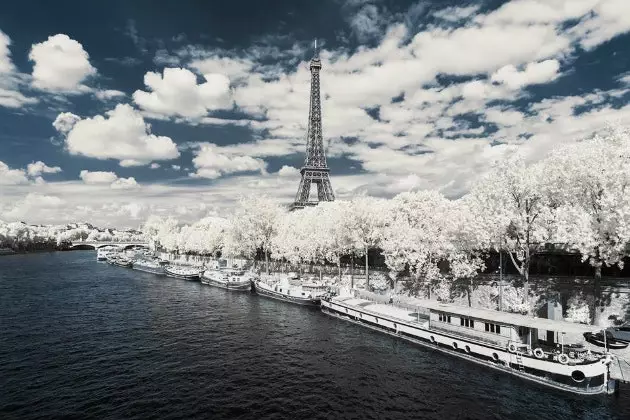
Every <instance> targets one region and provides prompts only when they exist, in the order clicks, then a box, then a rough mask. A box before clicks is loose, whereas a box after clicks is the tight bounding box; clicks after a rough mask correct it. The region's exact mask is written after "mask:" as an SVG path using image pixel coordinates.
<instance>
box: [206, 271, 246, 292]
mask: <svg viewBox="0 0 630 420" xmlns="http://www.w3.org/2000/svg"><path fill="white" fill-rule="evenodd" d="M253 279H254V276H253V274H250V273H248V272H246V271H244V270H238V269H233V268H224V269H222V270H221V269H208V270H205V271H204V272H203V274H202V275H201V282H202V283H204V284H208V285H210V286H217V287H221V288H223V289H227V290H233V291H238V292H248V291H250V290H251V289H252V280H253Z"/></svg>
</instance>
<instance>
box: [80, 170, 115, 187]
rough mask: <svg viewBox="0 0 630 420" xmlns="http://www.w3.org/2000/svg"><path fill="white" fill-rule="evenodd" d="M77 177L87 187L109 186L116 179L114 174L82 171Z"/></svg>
mask: <svg viewBox="0 0 630 420" xmlns="http://www.w3.org/2000/svg"><path fill="white" fill-rule="evenodd" d="M79 177H80V178H81V179H82V180H83V182H85V183H86V184H88V185H97V184H111V183H112V182H114V181H116V180H117V179H118V176H117V175H116V174H115V173H114V172H104V171H88V170H86V169H84V170H82V171H81V173H80V174H79Z"/></svg>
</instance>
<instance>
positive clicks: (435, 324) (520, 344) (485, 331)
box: [423, 302, 601, 353]
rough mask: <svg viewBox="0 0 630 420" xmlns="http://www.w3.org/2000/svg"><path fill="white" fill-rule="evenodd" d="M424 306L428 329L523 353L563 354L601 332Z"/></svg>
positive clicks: (510, 315) (485, 312) (450, 307)
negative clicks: (554, 351)
mask: <svg viewBox="0 0 630 420" xmlns="http://www.w3.org/2000/svg"><path fill="white" fill-rule="evenodd" d="M423 306H424V307H426V308H427V309H429V312H430V313H429V328H430V329H433V330H436V331H442V332H446V333H449V332H450V333H454V334H457V335H459V336H462V337H463V338H467V339H470V340H475V341H478V342H481V343H485V344H489V345H494V346H498V347H502V348H511V349H512V350H511V351H519V352H524V353H529V352H531V351H532V349H534V348H539V347H542V348H546V349H558V350H561V351H562V352H564V350H565V346H567V347H569V346H570V345H573V344H575V343H577V342H581V341H583V340H582V335H583V334H584V333H588V332H591V333H592V332H595V331H598V330H601V328H600V327H597V326H592V325H584V324H575V323H571V322H566V321H554V320H551V319H547V318H534V317H531V316H526V315H520V314H514V313H509V312H499V311H493V310H489V309H479V308H467V307H461V306H456V305H449V304H445V303H441V302H427V304H426V305H424V304H423Z"/></svg>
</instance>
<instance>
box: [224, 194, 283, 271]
mask: <svg viewBox="0 0 630 420" xmlns="http://www.w3.org/2000/svg"><path fill="white" fill-rule="evenodd" d="M285 213H286V212H285V211H283V210H282V209H281V208H280V206H278V204H277V202H276V201H274V200H271V199H270V198H268V197H264V196H249V197H246V198H242V199H241V200H240V203H239V209H238V210H237V212H236V215H235V217H234V218H232V219H231V221H230V223H231V230H230V232H231V233H232V234H235V235H237V236H238V237H239V239H241V240H242V241H243V246H242V247H241V249H242V251H243V252H244V253H246V254H250V255H251V254H252V253H255V252H256V250H257V249H262V251H263V252H264V254H265V271H266V273H267V274H269V253H270V252H271V245H272V240H273V238H274V236H275V235H276V231H277V227H278V222H279V220H280V218H281V217H282V216H284V215H285Z"/></svg>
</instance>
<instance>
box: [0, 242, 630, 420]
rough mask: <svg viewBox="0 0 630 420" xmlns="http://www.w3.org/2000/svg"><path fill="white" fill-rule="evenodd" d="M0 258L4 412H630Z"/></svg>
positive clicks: (233, 296) (191, 292) (227, 307)
mask: <svg viewBox="0 0 630 420" xmlns="http://www.w3.org/2000/svg"><path fill="white" fill-rule="evenodd" d="M95 260H96V257H95V253H94V252H89V251H77V252H65V253H63V252H58V253H50V254H32V255H13V256H6V257H0V418H1V419H14V418H15V419H36V418H37V419H51V418H63V419H90V418H95V419H96V418H99V419H100V418H107V419H146V418H158V419H232V418H239V419H267V418H269V419H312V418H321V419H554V420H557V419H598V420H599V419H622V418H625V419H628V418H630V389H629V387H628V386H624V387H622V389H621V395H620V397H619V398H615V397H594V398H584V397H575V396H571V395H568V394H563V393H559V392H557V391H552V390H548V389H545V388H540V387H539V386H536V385H533V384H530V383H527V382H524V381H522V380H520V379H518V378H514V377H510V376H508V375H505V374H502V373H500V372H493V371H490V370H487V369H484V368H483V367H480V366H476V365H472V364H471V363H468V362H466V361H462V360H458V359H454V358H452V357H450V356H445V355H442V354H439V353H436V352H435V351H432V350H429V349H425V348H423V347H420V346H416V345H413V344H409V343H405V342H403V341H399V340H396V339H395V338H393V337H390V336H387V335H384V334H380V333H378V332H374V331H371V330H368V329H363V328H360V327H358V326H355V325H353V324H350V323H346V322H343V321H341V320H337V319H335V318H331V317H328V316H326V315H324V314H322V313H321V312H319V311H318V310H314V309H306V308H302V307H299V306H293V305H290V304H287V303H283V302H276V301H273V300H268V299H265V298H261V297H258V296H255V295H250V294H247V293H245V294H239V293H230V292H227V291H224V290H221V289H216V288H212V287H209V286H204V285H202V284H200V283H193V282H188V281H184V280H176V279H170V278H161V277H158V276H154V275H151V274H145V273H142V272H138V271H132V270H129V269H124V268H119V267H113V266H109V265H107V264H104V263H97V262H96V261H95Z"/></svg>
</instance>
